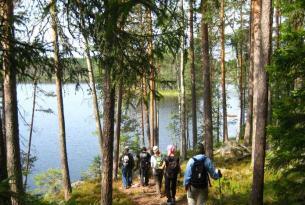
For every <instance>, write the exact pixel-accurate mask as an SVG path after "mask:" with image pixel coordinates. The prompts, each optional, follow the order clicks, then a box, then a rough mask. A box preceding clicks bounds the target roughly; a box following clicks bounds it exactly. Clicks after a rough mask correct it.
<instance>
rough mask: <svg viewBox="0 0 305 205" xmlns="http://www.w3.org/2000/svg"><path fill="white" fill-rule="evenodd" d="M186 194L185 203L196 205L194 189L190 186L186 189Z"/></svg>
mask: <svg viewBox="0 0 305 205" xmlns="http://www.w3.org/2000/svg"><path fill="white" fill-rule="evenodd" d="M186 196H187V204H188V205H197V203H196V199H197V197H196V193H195V190H194V189H193V188H192V187H190V188H189V189H188V190H187V193H186Z"/></svg>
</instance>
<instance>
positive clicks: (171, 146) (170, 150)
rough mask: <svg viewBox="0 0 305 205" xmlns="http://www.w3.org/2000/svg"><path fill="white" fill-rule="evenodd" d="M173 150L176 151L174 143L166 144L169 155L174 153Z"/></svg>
mask: <svg viewBox="0 0 305 205" xmlns="http://www.w3.org/2000/svg"><path fill="white" fill-rule="evenodd" d="M175 151H176V148H175V146H174V145H168V146H167V155H168V156H170V155H174V154H175Z"/></svg>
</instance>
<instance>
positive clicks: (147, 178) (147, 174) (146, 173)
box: [144, 169, 149, 186]
mask: <svg viewBox="0 0 305 205" xmlns="http://www.w3.org/2000/svg"><path fill="white" fill-rule="evenodd" d="M144 177H145V180H144V184H145V186H148V183H149V170H148V169H145V172H144Z"/></svg>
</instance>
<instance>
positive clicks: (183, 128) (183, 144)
mask: <svg viewBox="0 0 305 205" xmlns="http://www.w3.org/2000/svg"><path fill="white" fill-rule="evenodd" d="M180 3H181V5H180V6H181V12H182V15H183V21H184V9H183V3H184V1H183V0H181V1H180ZM183 24H184V23H183ZM183 32H184V25H183ZM184 39H185V36H184V33H183V36H182V39H181V56H180V57H181V58H180V73H179V77H180V104H181V113H180V123H181V127H180V129H181V137H180V140H181V141H180V157H181V159H182V160H185V159H186V117H185V113H186V111H185V85H184V67H185V63H184V62H185V60H184Z"/></svg>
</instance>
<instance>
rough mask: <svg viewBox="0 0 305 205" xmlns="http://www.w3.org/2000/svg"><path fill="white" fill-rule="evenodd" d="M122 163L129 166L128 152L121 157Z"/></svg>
mask: <svg viewBox="0 0 305 205" xmlns="http://www.w3.org/2000/svg"><path fill="white" fill-rule="evenodd" d="M122 164H123V167H129V165H130V160H129V156H128V154H125V155H124V156H123V157H122Z"/></svg>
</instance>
